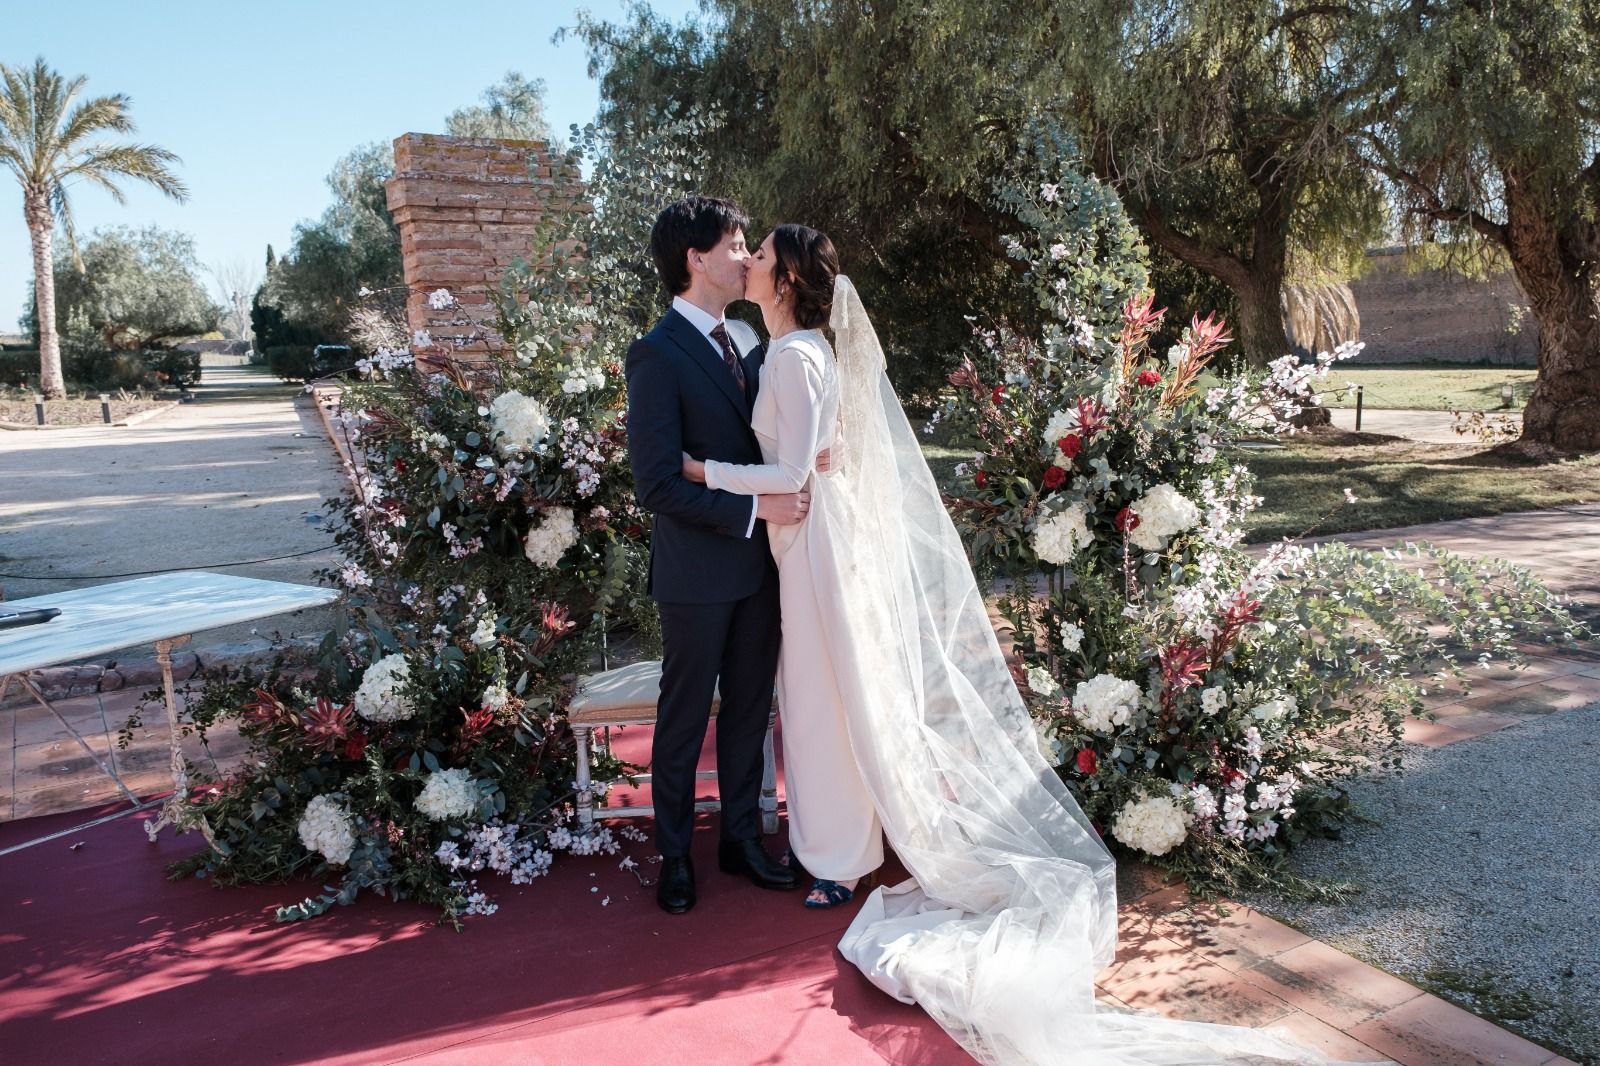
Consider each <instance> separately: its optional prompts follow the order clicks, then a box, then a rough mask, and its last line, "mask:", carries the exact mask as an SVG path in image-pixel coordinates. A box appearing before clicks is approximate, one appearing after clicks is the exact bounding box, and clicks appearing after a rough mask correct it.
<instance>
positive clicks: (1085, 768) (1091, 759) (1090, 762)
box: [1078, 748, 1100, 777]
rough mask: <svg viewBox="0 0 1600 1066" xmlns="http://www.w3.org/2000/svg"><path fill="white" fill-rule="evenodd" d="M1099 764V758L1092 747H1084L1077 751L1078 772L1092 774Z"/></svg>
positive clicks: (1086, 775) (1086, 774)
mask: <svg viewBox="0 0 1600 1066" xmlns="http://www.w3.org/2000/svg"><path fill="white" fill-rule="evenodd" d="M1099 766H1100V760H1099V759H1098V758H1096V757H1095V754H1094V749H1093V748H1084V749H1083V750H1082V751H1080V752H1078V773H1080V774H1082V775H1083V776H1085V777H1089V776H1091V775H1093V773H1094V772H1095V770H1097V769H1098V768H1099Z"/></svg>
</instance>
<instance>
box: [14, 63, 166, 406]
mask: <svg viewBox="0 0 1600 1066" xmlns="http://www.w3.org/2000/svg"><path fill="white" fill-rule="evenodd" d="M0 81H3V82H4V84H3V86H0V165H3V166H4V167H5V168H6V169H7V170H9V171H11V173H13V174H14V175H16V178H17V181H18V182H20V183H21V185H22V210H23V214H24V215H25V216H26V218H27V222H28V234H29V236H30V237H32V238H33V294H34V302H35V309H36V311H37V313H38V321H39V391H40V392H42V393H43V394H44V396H45V398H46V399H60V398H61V397H63V396H65V395H66V383H65V382H64V381H63V380H62V377H61V340H60V337H59V336H58V335H57V333H56V283H55V259H54V253H53V251H52V247H51V246H52V243H53V241H54V238H55V225H56V221H57V220H60V222H61V224H62V227H63V229H65V231H66V235H67V243H68V245H69V246H70V247H71V248H72V253H73V256H74V258H76V256H77V253H78V245H77V236H76V232H75V231H74V229H73V226H72V208H71V204H70V203H69V201H68V199H67V188H68V185H69V184H70V183H73V182H75V181H87V182H89V183H90V184H93V185H98V186H100V187H101V188H102V189H105V190H106V191H107V192H109V193H110V194H111V195H112V196H113V197H114V198H115V199H116V201H117V203H119V204H121V203H127V198H126V197H124V196H123V195H122V190H121V189H119V188H117V185H116V181H115V179H117V178H137V179H139V180H140V181H147V182H149V183H150V184H152V185H154V186H155V187H156V188H158V189H160V190H161V191H162V192H164V193H166V194H167V195H168V196H170V197H172V198H173V199H174V200H179V201H182V200H185V199H187V198H188V195H189V190H188V189H187V188H185V187H184V184H183V182H182V181H180V180H178V178H177V176H176V175H174V174H173V173H172V171H170V170H168V169H167V164H169V163H175V162H178V161H179V160H178V157H177V156H175V155H173V154H172V153H171V152H169V151H167V150H166V149H165V148H157V147H155V146H154V145H137V144H115V143H110V142H107V141H105V140H103V139H101V138H100V137H99V136H98V135H100V134H104V133H106V132H108V131H110V132H115V133H132V132H133V129H134V126H133V120H132V119H131V118H129V117H128V103H129V101H128V97H127V96H125V95H123V94H122V93H118V94H116V95H115V96H97V97H94V98H93V99H90V100H84V101H81V102H77V98H78V93H79V92H80V91H81V90H82V89H83V86H84V82H85V81H87V79H86V78H82V77H78V78H73V79H72V80H71V81H67V80H66V79H65V78H63V77H62V76H61V75H60V74H57V73H56V72H55V71H53V70H51V69H50V68H49V67H48V66H46V65H45V62H44V59H43V57H41V58H39V59H36V60H34V63H33V68H32V69H31V70H30V69H25V68H21V67H18V68H12V67H8V66H6V65H5V64H4V63H0ZM75 103H76V106H74V105H75Z"/></svg>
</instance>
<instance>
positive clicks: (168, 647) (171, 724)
mask: <svg viewBox="0 0 1600 1066" xmlns="http://www.w3.org/2000/svg"><path fill="white" fill-rule="evenodd" d="M188 642H189V638H188V637H186V636H184V637H173V638H171V639H169V640H158V641H156V665H158V666H160V667H161V688H162V693H163V695H165V696H166V704H167V729H168V734H167V740H168V744H169V745H170V747H171V750H172V788H173V792H172V795H170V796H168V797H167V802H166V803H164V804H162V805H161V815H160V817H158V818H157V819H155V821H151V822H146V823H145V825H144V831H145V832H146V833H148V834H149V836H150V842H151V843H152V844H154V843H155V840H156V834H157V833H159V832H160V831H161V827H162V826H164V825H170V826H172V827H173V828H174V829H177V830H179V831H180V832H181V831H183V830H185V829H190V828H198V829H199V830H200V832H201V833H202V834H203V835H204V836H205V838H206V841H207V842H208V843H210V844H212V845H213V846H215V845H216V838H215V837H213V836H212V834H211V826H210V825H209V824H207V822H206V820H205V819H204V818H199V817H197V816H196V814H195V811H194V810H193V808H192V807H191V806H190V804H189V761H188V760H187V759H185V758H184V757H183V746H182V745H181V744H180V743H179V738H180V737H181V736H182V735H183V727H182V726H180V725H179V724H178V696H177V693H176V692H175V691H174V689H173V684H172V649H173V648H176V647H178V646H180V645H183V644H187V643H188Z"/></svg>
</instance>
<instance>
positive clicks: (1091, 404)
mask: <svg viewBox="0 0 1600 1066" xmlns="http://www.w3.org/2000/svg"><path fill="white" fill-rule="evenodd" d="M1110 428H1111V423H1110V421H1109V420H1107V418H1106V407H1105V404H1103V403H1101V402H1100V401H1099V400H1096V399H1095V398H1094V397H1092V396H1083V397H1080V398H1079V399H1078V432H1079V433H1082V434H1083V435H1084V436H1085V437H1086V438H1088V439H1089V440H1093V439H1094V435H1095V434H1096V433H1100V432H1102V431H1103V430H1107V429H1110Z"/></svg>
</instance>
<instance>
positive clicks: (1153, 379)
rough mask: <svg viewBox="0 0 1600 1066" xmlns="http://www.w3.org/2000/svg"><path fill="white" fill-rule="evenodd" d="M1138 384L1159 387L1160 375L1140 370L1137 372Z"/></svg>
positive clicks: (1152, 371) (1151, 371)
mask: <svg viewBox="0 0 1600 1066" xmlns="http://www.w3.org/2000/svg"><path fill="white" fill-rule="evenodd" d="M1139 384H1141V385H1159V384H1161V375H1160V374H1158V373H1157V372H1156V371H1154V370H1141V371H1139Z"/></svg>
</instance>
